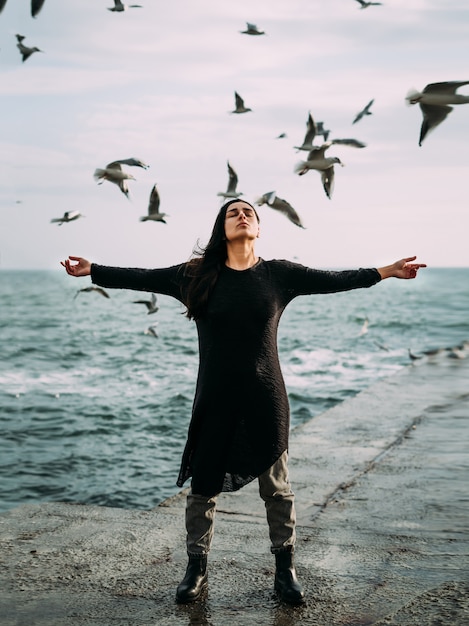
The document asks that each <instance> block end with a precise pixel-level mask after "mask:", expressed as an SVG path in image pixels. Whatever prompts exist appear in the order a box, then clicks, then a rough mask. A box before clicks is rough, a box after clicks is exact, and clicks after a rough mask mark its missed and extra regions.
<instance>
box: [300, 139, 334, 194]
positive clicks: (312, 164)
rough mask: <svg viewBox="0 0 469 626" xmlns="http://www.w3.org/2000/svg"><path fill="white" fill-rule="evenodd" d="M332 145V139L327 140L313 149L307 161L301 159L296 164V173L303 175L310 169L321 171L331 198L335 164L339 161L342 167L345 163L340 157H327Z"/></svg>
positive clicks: (323, 182)
mask: <svg viewBox="0 0 469 626" xmlns="http://www.w3.org/2000/svg"><path fill="white" fill-rule="evenodd" d="M331 145H332V142H331V141H326V143H324V144H323V145H322V146H321V147H320V148H315V149H314V150H311V152H310V153H309V154H308V159H307V160H306V161H300V162H299V163H298V164H297V165H296V166H295V173H296V174H298V175H299V176H303V175H304V174H306V173H307V172H308V171H309V170H318V171H319V172H321V180H322V184H323V187H324V191H325V192H326V196H327V197H328V198H329V199H331V197H332V192H333V190H334V165H335V164H336V163H338V164H339V165H341V166H342V167H343V166H344V164H343V163H342V161H341V160H340V159H339V157H326V156H325V152H326V150H327V149H328V148H329V147H330V146H331Z"/></svg>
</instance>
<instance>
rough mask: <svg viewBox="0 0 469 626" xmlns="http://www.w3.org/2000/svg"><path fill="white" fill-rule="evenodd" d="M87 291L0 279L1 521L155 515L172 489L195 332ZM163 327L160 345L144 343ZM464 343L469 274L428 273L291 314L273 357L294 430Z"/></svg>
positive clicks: (298, 307) (44, 279) (122, 294)
mask: <svg viewBox="0 0 469 626" xmlns="http://www.w3.org/2000/svg"><path fill="white" fill-rule="evenodd" d="M90 284H91V282H90V280H89V279H75V278H72V277H69V276H67V275H66V274H65V273H62V272H59V271H19V270H18V271H9V270H1V271H0V351H1V352H0V354H1V359H0V459H1V460H0V510H3V511H5V510H8V509H10V508H13V507H14V506H17V505H19V504H22V503H26V502H29V503H30V502H45V501H65V502H80V503H93V504H100V505H105V506H118V507H124V508H141V509H149V508H152V507H154V506H156V505H157V504H158V503H159V502H161V501H162V500H163V499H165V498H167V497H169V496H171V495H173V494H174V493H176V492H177V491H178V488H177V487H176V485H175V481H176V477H177V473H178V470H179V462H180V457H181V454H182V450H183V447H184V444H185V437H186V432H187V427H188V424H189V420H190V414H191V406H192V398H193V393H194V389H195V381H196V374H197V364H198V355H197V335H196V330H195V325H194V324H193V323H192V322H189V321H188V320H187V319H186V318H185V317H184V316H183V314H182V313H183V307H182V306H181V305H180V304H179V303H178V302H176V301H175V300H173V299H171V298H169V297H166V296H158V306H159V310H158V311H157V312H156V313H155V314H151V315H149V314H147V309H146V307H145V306H144V305H142V304H136V303H134V300H138V299H139V298H141V297H143V298H144V299H147V298H148V294H142V293H139V292H132V291H120V290H109V294H110V296H111V297H110V298H109V299H106V298H104V297H103V296H101V295H100V294H98V293H96V292H78V290H79V289H81V288H83V287H86V286H89V285H90ZM154 323H157V326H156V331H157V334H158V337H154V336H153V335H151V334H146V333H145V331H146V329H147V328H148V327H149V326H150V325H151V324H154ZM467 340H469V268H454V269H451V268H444V269H443V268H427V269H425V270H422V271H421V272H420V274H419V277H418V278H417V280H415V281H399V280H395V279H390V280H386V281H383V282H382V283H380V284H378V285H376V286H375V287H372V288H371V289H363V290H357V291H351V292H347V293H341V294H329V295H319V296H306V297H300V298H297V299H296V300H294V301H293V302H292V303H291V304H290V305H289V307H288V308H287V310H286V312H285V314H284V316H283V318H282V321H281V324H280V329H279V351H280V358H281V363H282V369H283V373H284V377H285V381H286V384H287V389H288V393H289V399H290V405H291V422H292V428H293V427H295V425H298V424H301V423H303V422H305V421H306V420H310V419H313V418H314V416H315V415H317V414H318V413H321V412H323V411H324V410H326V409H328V408H329V407H331V406H334V405H335V404H337V403H338V402H342V401H343V400H345V399H346V398H348V397H350V396H353V395H355V394H356V393H358V392H359V391H360V390H362V389H364V388H365V387H368V386H369V385H371V384H372V383H373V382H374V381H376V380H378V379H380V378H382V377H384V376H388V375H390V374H392V373H393V372H396V371H397V370H399V369H401V368H402V367H404V366H407V365H409V363H410V357H409V350H411V351H412V353H414V354H416V355H420V354H422V353H423V352H424V351H428V350H432V349H435V348H449V347H453V346H456V345H458V344H460V343H462V342H464V341H467Z"/></svg>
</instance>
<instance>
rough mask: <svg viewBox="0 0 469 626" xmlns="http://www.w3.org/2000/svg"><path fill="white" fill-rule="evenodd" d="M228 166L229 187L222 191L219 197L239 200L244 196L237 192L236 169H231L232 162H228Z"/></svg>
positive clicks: (218, 194)
mask: <svg viewBox="0 0 469 626" xmlns="http://www.w3.org/2000/svg"><path fill="white" fill-rule="evenodd" d="M226 164H227V166H228V186H227V188H226V191H220V192H219V193H217V196H222V198H239V196H242V195H243V194H242V192H241V191H236V187H237V185H238V176H237V174H236V172H235V171H234V169H233V168H232V167H231V165H230V162H229V161H227V162H226Z"/></svg>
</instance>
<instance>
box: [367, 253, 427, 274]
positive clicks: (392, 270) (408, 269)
mask: <svg viewBox="0 0 469 626" xmlns="http://www.w3.org/2000/svg"><path fill="white" fill-rule="evenodd" d="M416 258H417V257H416V256H409V257H407V258H405V259H400V260H399V261H396V262H395V263H392V264H391V265H386V266H384V267H378V272H379V274H380V276H381V279H382V280H384V279H385V278H406V279H407V278H415V277H416V276H417V272H418V271H419V269H420V268H421V267H427V266H426V264H425V263H413V262H412V261H415V259H416Z"/></svg>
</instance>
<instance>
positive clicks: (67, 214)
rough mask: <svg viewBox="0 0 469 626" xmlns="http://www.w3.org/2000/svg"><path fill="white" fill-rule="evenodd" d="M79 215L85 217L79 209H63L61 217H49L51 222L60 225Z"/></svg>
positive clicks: (75, 218) (71, 220)
mask: <svg viewBox="0 0 469 626" xmlns="http://www.w3.org/2000/svg"><path fill="white" fill-rule="evenodd" d="M79 217H85V216H84V215H82V214H81V213H80V212H79V211H65V213H64V214H63V217H54V218H52V219H51V224H53V223H56V224H58V226H62V224H66V223H68V222H73V220H77V219H78V218H79Z"/></svg>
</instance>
